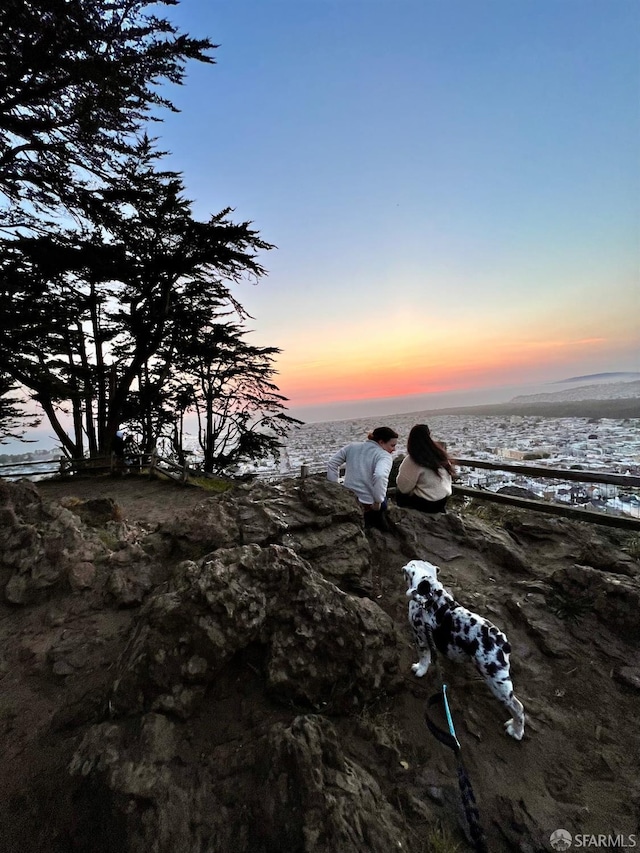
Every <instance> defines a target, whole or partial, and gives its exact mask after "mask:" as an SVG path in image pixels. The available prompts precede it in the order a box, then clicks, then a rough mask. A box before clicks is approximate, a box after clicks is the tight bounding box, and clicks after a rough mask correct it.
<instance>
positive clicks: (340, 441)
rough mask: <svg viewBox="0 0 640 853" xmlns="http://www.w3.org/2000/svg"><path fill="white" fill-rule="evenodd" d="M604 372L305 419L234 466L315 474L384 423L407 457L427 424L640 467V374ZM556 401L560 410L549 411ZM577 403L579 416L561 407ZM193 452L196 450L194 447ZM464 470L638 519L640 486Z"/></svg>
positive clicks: (559, 461) (488, 447) (457, 453)
mask: <svg viewBox="0 0 640 853" xmlns="http://www.w3.org/2000/svg"><path fill="white" fill-rule="evenodd" d="M605 375H606V376H607V377H610V378H609V381H608V382H601V383H597V384H590V385H583V386H580V387H576V388H571V389H565V390H563V391H560V392H547V393H544V394H537V395H530V396H527V397H519V398H514V399H513V400H512V401H510V403H504V404H497V405H488V406H484V407H480V406H476V407H472V408H466V409H462V408H458V409H454V410H451V409H448V410H440V411H421V412H410V413H405V414H393V415H385V416H378V417H374V418H372V417H363V418H350V419H345V420H339V421H326V422H322V423H310V424H304V425H302V426H300V427H297V428H294V429H292V430H291V431H290V433H289V435H288V438H287V440H286V442H285V443H284V445H283V447H282V452H281V455H280V459H279V460H277V461H276V460H274V459H272V458H264V459H260V460H257V461H255V462H252V463H243V464H240V465H238V466H237V467H236V469H234V471H233V472H232V473H234V474H237V475H246V474H254V475H256V476H258V477H261V478H281V477H285V476H297V475H299V474H300V472H301V470H302V468H303V466H304V467H305V468H306V470H307V471H308V472H309V473H318V472H320V471H324V470H326V464H327V460H328V459H329V457H330V456H331V455H332V454H333V453H334V452H335V451H336V450H337V449H338V448H340V447H342V446H343V445H345V444H347V443H349V442H351V441H364V440H365V439H366V437H367V434H368V432H370V430H372V429H373V428H374V427H376V426H384V425H386V426H390V427H392V428H393V429H395V430H396V431H397V432H398V433H399V436H400V439H399V442H398V449H397V455H399V456H400V455H403V454H405V453H406V440H407V436H408V434H409V431H410V429H411V427H412V426H413V425H414V424H416V423H428V424H429V426H430V428H431V432H432V435H433V437H434V438H435V439H436V440H439V441H441V442H443V443H444V444H445V445H446V447H447V450H448V452H449V453H450V455H451V456H452V457H454V458H458V459H475V460H479V461H486V462H493V463H496V464H499V463H500V462H506V463H517V464H522V465H526V464H527V463H530V464H532V465H534V466H536V467H547V468H555V469H564V470H567V469H569V470H570V469H580V470H588V471H594V472H601V473H605V472H606V473H614V474H629V475H633V476H640V417H638V416H637V413H638V411H640V381H639V380H637V379H634V380H633V381H625V382H619V381H618V382H615V381H611V379H612V378H613V376H614V375H611V374H599V375H598V378H599V377H600V376H605ZM635 375H636V376H637V374H635ZM616 376H619V375H616ZM591 378H592V377H584V379H585V380H588V379H591ZM593 378H596V377H593ZM523 406H524V408H523ZM549 406H551V407H552V408H551V410H550V411H552V412H553V414H554V415H555V416H549V415H548V414H547V411H548V409H547V408H545V407H549ZM573 411H575V412H576V415H575V416H563V415H566V414H568V413H569V414H570V413H571V412H573ZM522 412H524V414H523V413H522ZM579 412H581V414H578V413H579ZM556 413H557V414H556ZM587 413H590V414H587ZM629 413H631V416H629ZM193 449H194V451H195V450H196V447H195V441H194V442H193ZM58 455H60V454H59V451H46V450H36V451H32V452H29V451H25V453H24V454H20V457H18V456H16V455H13V454H12V455H6V454H5V455H2V454H0V464H5V465H6V464H8V463H13V464H15V463H16V462H18V461H23V460H25V459H34V460H38V461H40V460H44V459H47V458H56V457H57V456H58ZM192 458H193V460H194V461H195V460H196V459H197V452H194V455H193V457H192ZM3 473H5V472H3ZM9 473H10V472H9V471H8V470H7V471H6V473H5V476H8V475H9ZM458 474H459V480H458V482H459V483H460V484H462V485H468V486H472V487H475V488H481V489H487V490H490V491H496V492H498V491H500V490H502V489H505V488H506V487H509V486H510V487H514V486H515V487H517V488H518V489H519V490H520V491H521V492H522V493H523V494H528V495H529V496H531V497H538V498H542V499H546V500H553V501H559V502H566V503H571V504H578V505H585V506H592V507H594V508H597V509H600V510H603V511H611V512H614V513H616V514H620V513H621V514H624V515H629V516H632V517H635V518H640V489H637V488H628V487H619V486H615V485H603V484H589V483H575V482H563V481H562V480H557V479H556V480H553V479H548V478H544V479H536V478H535V477H533V476H529V475H527V474H526V472H524V473H518V474H515V473H513V472H507V471H493V470H486V469H481V468H472V467H469V466H467V467H460V469H459V471H458Z"/></svg>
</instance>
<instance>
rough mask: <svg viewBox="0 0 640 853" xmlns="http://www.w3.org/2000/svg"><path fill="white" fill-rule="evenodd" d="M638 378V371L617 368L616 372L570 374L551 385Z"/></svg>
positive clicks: (639, 375)
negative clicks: (582, 374)
mask: <svg viewBox="0 0 640 853" xmlns="http://www.w3.org/2000/svg"><path fill="white" fill-rule="evenodd" d="M629 379H640V373H638V372H637V371H635V370H619V371H618V372H617V373H588V374H587V375H586V376H570V377H569V379H559V380H558V381H557V382H553V383H551V384H552V385H566V384H567V383H569V382H611V381H612V380H613V381H615V380H619V381H621V382H622V381H626V380H629Z"/></svg>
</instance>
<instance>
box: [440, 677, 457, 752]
mask: <svg viewBox="0 0 640 853" xmlns="http://www.w3.org/2000/svg"><path fill="white" fill-rule="evenodd" d="M442 701H443V703H444V712H445V714H446V715H447V723H448V725H449V733H450V734H451V737H452V738H453V739H454V740H455V742H456V746H457V747H458V749H460V741H459V740H458V738H457V737H456V730H455V728H454V727H453V719H452V717H451V711H450V710H449V701H448V699H447V685H446V684H443V685H442Z"/></svg>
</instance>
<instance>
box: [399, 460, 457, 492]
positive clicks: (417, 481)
mask: <svg viewBox="0 0 640 853" xmlns="http://www.w3.org/2000/svg"><path fill="white" fill-rule="evenodd" d="M438 474H440V477H438ZM438 474H436V472H435V471H432V470H431V468H423V467H422V466H421V465H417V464H416V463H415V462H414V461H413V459H412V458H411V457H410V456H409V455H408V454H407V455H406V456H405V457H404V459H403V460H402V462H401V463H400V467H399V468H398V476H397V478H396V486H397V487H398V491H400V492H403V493H404V494H405V495H416V496H417V497H419V498H424V499H425V500H426V501H440V500H442V498H447V497H449V495H450V494H451V491H452V489H451V477H450V475H449V473H448V472H447V471H446V470H445V469H444V468H439V469H438Z"/></svg>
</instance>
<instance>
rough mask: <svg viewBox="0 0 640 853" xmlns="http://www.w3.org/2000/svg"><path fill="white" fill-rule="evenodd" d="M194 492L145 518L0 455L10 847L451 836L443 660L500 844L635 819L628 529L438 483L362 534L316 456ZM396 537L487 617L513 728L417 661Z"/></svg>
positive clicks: (487, 700)
mask: <svg viewBox="0 0 640 853" xmlns="http://www.w3.org/2000/svg"><path fill="white" fill-rule="evenodd" d="M129 479H130V478H129ZM129 485H130V483H129ZM142 488H143V486H142ZM176 488H178V487H176ZM170 498H171V495H170V494H169V493H168V500H169V501H170ZM196 498H197V500H194V505H193V506H192V508H191V509H190V510H189V511H185V512H184V513H182V514H180V515H176V517H175V518H173V519H171V521H164V522H162V523H160V524H157V525H155V526H153V527H150V526H149V525H147V526H144V525H141V524H138V523H137V522H136V520H135V519H134V518H129V517H127V515H126V513H124V512H123V511H122V509H121V508H120V507H119V506H118V504H117V501H116V502H114V501H109V500H105V499H104V498H102V499H100V500H98V501H92V500H79V499H76V498H74V496H73V495H71V496H69V498H68V499H65V501H64V505H63V504H61V503H60V502H48V501H43V500H42V499H41V497H40V495H39V493H38V491H37V490H36V489H35V488H34V487H32V486H30V485H27V484H16V485H14V484H3V483H1V481H0V517H1V519H2V521H3V524H2V526H1V527H0V538H1V542H2V563H1V564H0V571H1V572H2V573H3V575H2V578H3V582H4V585H5V601H4V603H2V604H0V608H2V612H1V615H2V619H0V650H1V651H0V678H1V679H2V688H3V691H2V698H1V699H0V732H1V733H2V734H3V738H2V739H0V743H2V746H1V747H0V749H1V750H2V755H1V756H0V757H1V758H2V762H1V763H0V766H2V768H3V770H2V771H0V835H1V836H2V838H3V843H4V844H5V846H6V847H7V849H8V850H12V851H13V850H16V851H17V850H20V849H25V850H29V851H30V853H45V851H46V853H71V851H73V853H122V851H124V850H127V851H130V853H143V851H144V853H147V851H152V853H175V851H180V853H183V851H184V853H196V851H199V853H205V851H206V853H222V851H224V853H245V851H246V853H249V851H251V853H281V851H285V850H286V851H287V853H288V851H291V852H292V853H329V851H341V853H355V851H357V853H360V851H362V853H365V851H367V853H388V851H389V850H431V849H447V844H448V845H449V849H452V848H454V847H455V846H456V845H457V848H458V849H459V851H460V853H463V851H468V850H470V849H471V848H470V845H469V840H468V835H467V833H466V827H465V824H464V820H463V818H462V817H461V811H460V794H459V791H458V786H457V778H456V770H455V761H454V758H453V755H452V754H451V753H450V752H449V751H448V750H447V749H446V748H445V747H444V746H443V745H442V744H440V743H439V742H438V741H436V740H435V739H433V738H432V737H431V735H430V734H429V732H428V730H427V728H426V726H425V724H424V708H425V700H426V699H427V698H428V697H429V696H431V695H432V694H433V693H434V692H435V691H437V690H438V689H439V677H440V675H439V674H440V673H441V674H442V675H443V677H444V676H446V680H447V684H448V695H449V697H450V703H451V709H452V715H453V719H454V721H455V723H456V728H457V733H458V737H459V739H460V742H461V744H462V751H463V754H464V757H465V765H466V766H467V769H468V772H469V775H470V779H471V780H472V782H473V785H474V790H475V793H476V797H477V799H478V805H479V811H480V817H481V821H482V822H483V825H484V828H485V831H486V833H487V836H488V847H489V849H490V850H491V851H492V853H510V852H511V851H520V853H523V851H536V850H543V849H548V837H549V833H550V831H552V829H554V828H557V827H565V828H567V829H569V830H570V831H572V832H574V833H576V832H585V833H587V832H590V831H592V832H596V833H597V832H599V831H608V829H607V827H608V826H609V825H610V826H611V828H612V831H613V830H614V829H615V831H617V832H627V833H630V832H633V831H635V827H634V815H635V814H636V812H637V809H638V808H639V807H640V789H638V788H637V767H636V761H635V756H634V754H633V751H632V750H630V749H629V743H630V742H632V740H633V739H634V738H636V737H639V736H640V723H639V722H638V720H637V715H636V714H635V706H636V704H637V696H638V690H639V689H640V687H639V685H640V675H639V673H638V667H637V661H636V658H637V649H638V645H639V644H640V635H639V634H638V630H637V612H638V605H639V604H640V598H639V595H640V580H639V571H638V562H637V560H636V559H635V558H634V556H633V554H634V553H636V550H635V549H634V547H633V542H632V539H631V538H629V537H627V538H625V537H623V536H622V534H613V533H611V534H610V533H608V532H606V531H601V530H596V529H594V528H593V527H590V526H589V525H586V524H576V523H571V522H568V521H565V520H554V519H546V518H540V517H539V516H536V515H534V514H533V513H523V512H522V511H509V512H508V513H504V515H501V514H500V511H499V510H492V511H491V514H488V513H476V512H474V511H472V509H467V508H466V507H465V506H463V505H461V504H458V505H456V503H455V502H453V503H452V507H451V511H449V512H447V513H446V514H444V515H439V516H425V515H422V514H421V513H418V512H416V511H414V510H402V509H400V508H398V507H397V506H393V505H392V506H391V508H390V510H389V528H390V529H389V530H388V531H387V532H381V531H378V530H373V531H367V532H365V531H364V529H363V527H362V518H361V516H360V512H359V509H358V506H357V504H356V502H355V499H354V498H353V497H352V496H351V495H350V494H349V493H348V492H347V491H346V490H344V489H343V488H341V487H340V486H337V485H334V484H331V483H328V482H326V480H324V479H322V478H309V479H307V480H290V481H285V482H283V483H280V484H277V485H273V486H272V485H267V484H264V483H254V484H250V485H242V486H238V487H235V488H233V489H230V490H229V491H228V492H225V493H223V494H221V495H218V496H216V497H207V496H206V494H205V493H202V494H201V495H196ZM411 558H423V559H428V560H430V561H432V562H435V563H436V564H437V565H438V566H440V579H441V580H442V582H443V583H444V584H445V585H446V586H447V587H448V588H450V589H451V590H452V592H453V593H454V595H455V596H456V598H458V600H459V601H461V603H463V604H465V605H467V606H468V607H470V608H472V609H474V610H477V611H479V612H481V613H484V614H486V615H487V616H489V617H490V618H491V619H492V621H495V622H496V624H498V625H499V626H500V627H501V628H502V629H503V630H505V632H506V633H507V635H508V637H509V640H510V643H511V646H512V658H511V660H512V674H513V676H514V681H515V687H516V693H517V694H518V695H519V696H520V698H521V700H522V701H523V703H524V705H525V710H526V714H527V733H526V735H525V738H524V740H523V741H522V742H521V743H516V742H515V741H513V742H512V740H511V739H509V738H507V737H505V735H504V733H503V730H502V722H503V717H504V715H503V712H502V710H501V709H500V708H499V706H498V705H497V703H496V700H495V699H494V698H493V697H492V696H491V694H490V692H489V690H488V689H487V688H486V685H484V684H483V683H482V682H481V680H480V679H478V677H477V674H476V671H475V670H474V668H473V667H471V666H469V667H467V666H464V665H460V666H457V665H453V664H450V663H449V662H448V661H444V662H443V661H440V667H441V669H440V670H438V669H437V668H436V667H435V666H434V667H432V669H431V670H430V671H429V673H428V674H427V676H425V678H424V679H416V678H415V677H414V676H413V674H412V672H411V663H412V662H413V661H415V656H414V655H415V652H414V648H413V645H412V639H411V635H410V632H409V627H408V624H407V600H406V596H405V585H404V583H403V581H402V572H401V568H402V565H403V564H404V563H405V562H406V561H407V559H411ZM594 697H597V701H594ZM442 725H446V724H445V723H444V722H443V723H442ZM585 743H589V744H592V745H593V748H589V749H585ZM607 822H608V823H607Z"/></svg>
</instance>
